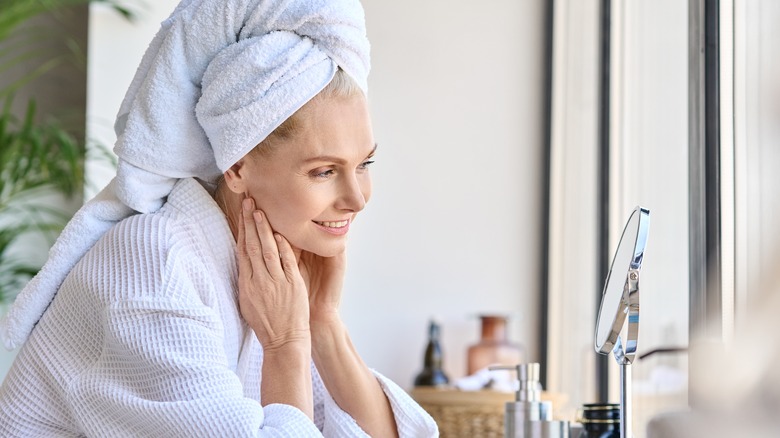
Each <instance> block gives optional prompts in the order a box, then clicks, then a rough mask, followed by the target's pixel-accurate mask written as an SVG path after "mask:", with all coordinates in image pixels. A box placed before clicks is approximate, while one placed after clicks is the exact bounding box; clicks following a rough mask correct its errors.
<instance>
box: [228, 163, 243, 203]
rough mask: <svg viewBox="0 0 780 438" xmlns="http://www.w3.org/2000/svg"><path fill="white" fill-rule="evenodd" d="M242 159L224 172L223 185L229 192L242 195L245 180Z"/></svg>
mask: <svg viewBox="0 0 780 438" xmlns="http://www.w3.org/2000/svg"><path fill="white" fill-rule="evenodd" d="M244 165H245V163H244V159H243V158H242V159H240V160H238V162H236V164H234V165H232V166H230V168H229V169H228V170H226V171H225V174H224V176H225V185H226V186H227V188H228V189H230V191H231V192H233V193H236V194H239V195H240V194H243V193H245V192H246V178H245V177H244Z"/></svg>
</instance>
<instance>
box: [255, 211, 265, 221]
mask: <svg viewBox="0 0 780 438" xmlns="http://www.w3.org/2000/svg"><path fill="white" fill-rule="evenodd" d="M253 216H254V218H255V222H258V223H260V222H262V221H263V213H261V212H259V211H255V212H254V214H253Z"/></svg>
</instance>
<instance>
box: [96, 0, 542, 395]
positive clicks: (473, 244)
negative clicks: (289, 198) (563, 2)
mask: <svg viewBox="0 0 780 438" xmlns="http://www.w3.org/2000/svg"><path fill="white" fill-rule="evenodd" d="M175 3H176V2H174V1H170V0H168V1H156V2H154V3H153V6H152V3H151V2H150V3H149V7H150V8H152V7H153V8H154V9H153V10H151V9H150V10H149V11H148V12H147V13H146V14H145V16H144V17H143V18H142V19H141V20H139V23H138V24H135V25H129V24H127V23H124V22H123V21H122V20H121V19H118V18H116V17H115V16H114V15H113V14H112V13H110V12H108V11H107V10H106V9H105V8H104V7H102V6H93V9H92V13H93V15H92V18H93V19H92V24H91V27H90V42H91V44H90V53H89V55H90V68H89V78H90V82H89V117H90V121H91V125H90V133H91V134H92V136H93V137H98V138H101V139H102V141H103V142H104V143H107V144H111V143H113V140H114V139H113V133H112V132H111V129H110V127H111V124H112V122H113V117H114V115H115V114H116V111H117V109H118V107H119V103H120V101H121V99H122V97H123V94H124V91H125V90H126V88H127V85H128V84H129V82H130V79H131V77H132V74H133V72H134V70H135V68H136V66H137V65H138V62H139V61H140V58H141V56H142V52H143V50H144V48H145V47H146V45H147V44H148V42H149V41H150V40H151V38H152V35H153V33H154V31H156V28H157V24H156V23H159V22H160V21H161V20H162V19H164V18H165V16H166V15H167V14H168V13H169V12H170V11H171V10H172V9H173V7H174V5H175ZM364 6H365V9H366V17H367V22H368V29H369V37H370V39H371V42H372V57H373V70H372V74H371V76H370V80H369V82H370V103H371V109H372V112H373V117H374V128H375V134H376V139H377V141H378V143H379V145H380V148H379V153H378V154H377V164H375V165H374V167H372V172H373V175H374V196H373V198H372V201H371V204H370V205H369V208H368V209H367V211H366V212H365V213H364V214H362V217H361V219H360V221H358V222H356V224H355V225H356V226H355V228H354V229H353V233H352V236H351V238H350V241H351V242H350V244H351V246H350V250H349V259H350V268H349V272H348V278H347V282H346V290H345V297H344V303H343V315H344V319H345V321H346V322H347V324H348V325H349V327H350V330H351V334H352V337H353V340H354V342H355V344H356V346H357V348H358V350H359V351H360V352H361V354H362V356H363V358H364V359H365V361H366V362H367V363H368V364H369V365H370V366H372V367H374V368H377V369H378V370H380V371H381V372H383V373H385V374H387V375H388V376H389V377H391V378H392V379H394V380H395V381H397V382H398V383H399V384H400V385H402V386H404V387H410V386H411V382H412V379H413V377H414V374H415V373H416V372H417V371H418V370H419V368H420V367H421V364H422V354H423V349H424V345H425V338H424V336H425V333H426V325H427V320H428V318H429V316H430V315H438V317H439V318H440V320H441V321H442V322H443V347H444V351H445V355H446V359H445V367H446V369H447V371H448V372H449V374H450V376H452V377H457V376H460V375H462V374H463V373H464V371H465V355H466V351H465V350H466V347H467V345H468V344H470V343H473V342H475V341H476V340H477V338H478V321H477V318H476V315H478V314H479V313H481V312H501V313H508V314H512V315H514V316H515V319H514V320H513V321H512V325H511V337H512V339H513V340H515V341H518V342H521V343H523V344H525V345H526V348H529V349H530V352H531V359H538V356H537V351H538V345H537V344H538V342H537V336H538V330H537V324H538V321H539V316H538V310H537V309H538V299H537V295H538V292H539V291H538V287H539V281H538V280H539V278H538V271H539V260H538V256H539V254H540V252H539V245H540V236H539V231H540V222H539V219H540V217H541V212H540V210H539V208H540V196H541V190H542V189H541V187H542V186H541V182H542V181H541V177H542V172H541V156H542V155H541V151H542V121H543V111H542V109H543V105H542V102H543V100H542V99H543V83H544V81H543V47H544V44H543V35H544V33H543V32H544V29H543V27H544V20H543V1H542V0H533V1H523V2H517V1H509V0H493V1H491V2H490V5H489V7H486V5H485V4H477V3H474V2H465V1H459V2H452V1H443V0H417V1H411V0H398V1H394V2H387V1H380V0H367V1H364Z"/></svg>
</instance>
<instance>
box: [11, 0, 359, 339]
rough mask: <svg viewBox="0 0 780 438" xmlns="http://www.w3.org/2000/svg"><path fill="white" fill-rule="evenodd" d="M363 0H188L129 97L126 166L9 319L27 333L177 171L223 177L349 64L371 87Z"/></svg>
mask: <svg viewBox="0 0 780 438" xmlns="http://www.w3.org/2000/svg"><path fill="white" fill-rule="evenodd" d="M369 65H370V60H369V44H368V39H367V38H366V31H365V19H364V13H363V9H362V7H361V5H360V3H359V1H358V0H184V1H182V2H181V3H180V4H179V5H178V6H177V7H176V9H175V10H174V12H173V14H172V15H171V16H170V17H169V18H168V19H167V20H165V21H164V22H163V23H162V26H161V29H160V30H159V32H158V33H157V35H156V36H155V37H154V39H153V40H152V42H151V44H150V46H149V48H148V49H147V51H146V53H145V54H144V57H143V59H142V61H141V65H140V66H139V68H138V71H137V72H136V74H135V76H134V78H133V81H132V82H131V84H130V88H129V90H128V92H127V94H126V95H125V98H124V100H123V102H122V105H121V107H120V109H119V114H118V116H117V120H116V123H115V125H114V129H115V131H116V133H117V142H116V145H115V148H114V151H115V152H116V154H117V156H118V157H119V164H118V168H117V175H116V177H115V178H114V179H113V180H112V181H111V183H109V184H108V185H107V186H106V188H104V189H103V191H101V193H100V194H98V195H97V196H96V197H95V199H93V200H92V201H90V202H88V203H87V204H85V205H84V206H83V207H82V208H81V209H80V210H79V211H78V212H77V213H76V215H75V216H74V217H73V219H72V220H71V221H70V222H69V223H68V225H67V226H66V227H65V229H64V230H63V232H62V234H61V235H60V237H59V238H58V239H57V242H56V243H55V244H54V246H53V247H52V249H51V251H50V253H49V260H48V261H47V262H46V264H45V265H44V267H43V268H42V269H41V271H40V272H39V273H38V275H36V276H35V278H33V279H32V280H31V281H30V283H29V284H28V285H27V286H26V287H25V288H24V290H23V291H22V292H21V293H20V294H19V296H18V297H17V299H16V301H15V302H14V305H13V306H12V307H11V309H10V310H9V312H8V314H7V315H6V317H5V319H4V320H3V322H2V324H0V335H2V337H3V340H4V342H5V345H6V347H7V348H14V347H16V346H18V345H21V344H22V343H23V342H24V341H25V340H26V339H27V337H28V336H29V333H30V332H31V331H32V329H33V327H34V326H35V324H36V323H37V321H38V320H39V319H40V317H41V316H42V315H43V312H44V311H45V310H46V308H47V307H48V305H49V303H50V302H51V300H52V299H53V298H54V295H55V294H56V292H57V290H58V289H59V287H60V285H61V284H62V282H63V281H64V279H65V277H66V276H67V274H68V273H69V272H70V270H71V269H72V268H73V266H75V264H76V263H77V262H78V261H79V260H80V259H81V257H83V255H84V254H85V253H86V252H87V251H88V250H89V249H90V248H91V247H92V246H93V245H94V244H95V243H96V242H97V240H98V239H99V238H100V237H101V236H102V235H103V234H104V233H105V232H106V231H108V230H109V229H110V228H111V227H112V226H113V225H114V224H116V223H117V222H118V221H120V220H122V219H124V218H126V217H128V216H130V215H132V214H135V213H136V212H141V213H148V212H153V211H156V210H158V209H159V208H160V207H161V206H162V204H163V203H164V202H165V198H166V197H167V195H168V194H169V193H170V192H171V190H172V188H173V186H174V184H175V183H176V180H177V179H179V178H186V177H197V178H200V179H201V180H204V181H214V180H215V179H216V178H217V177H218V176H219V175H221V174H222V173H223V172H224V171H225V170H227V169H228V168H229V167H230V166H231V165H233V164H234V163H235V162H236V161H238V160H239V159H240V158H241V157H243V156H244V155H245V154H246V153H247V152H249V151H250V150H251V149H252V148H254V147H255V146H256V145H257V144H258V143H260V142H261V141H262V140H263V139H264V138H265V137H267V136H268V135H269V134H270V133H271V132H273V130H274V129H276V128H277V127H279V126H280V125H281V124H282V123H283V122H284V121H285V120H286V119H287V118H288V117H289V116H290V115H292V114H293V113H294V112H295V111H297V110H298V109H300V108H301V107H302V106H303V105H304V104H306V102H308V101H309V100H311V99H312V98H313V97H314V96H316V95H317V93H319V92H320V91H321V90H322V89H323V88H324V87H325V86H326V85H327V84H328V83H329V82H330V81H331V79H332V78H333V76H334V75H335V73H336V71H337V69H338V68H341V69H343V70H344V71H345V72H346V73H347V74H348V75H350V76H351V77H352V79H354V80H355V82H356V83H357V84H358V86H360V87H361V88H362V89H363V91H364V93H366V92H367V76H368V71H369Z"/></svg>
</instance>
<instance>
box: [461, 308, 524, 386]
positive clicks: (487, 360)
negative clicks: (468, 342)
mask: <svg viewBox="0 0 780 438" xmlns="http://www.w3.org/2000/svg"><path fill="white" fill-rule="evenodd" d="M480 320H481V323H482V337H481V338H480V340H479V342H478V343H476V344H474V345H472V346H471V347H469V349H468V361H467V371H468V374H469V375H471V374H474V373H475V372H477V371H479V370H480V369H482V368H485V367H487V366H490V365H509V366H513V365H517V364H520V363H523V359H524V357H523V356H524V352H523V347H522V346H520V345H519V344H513V343H511V342H509V340H508V339H507V318H506V317H505V316H498V315H482V316H480Z"/></svg>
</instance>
